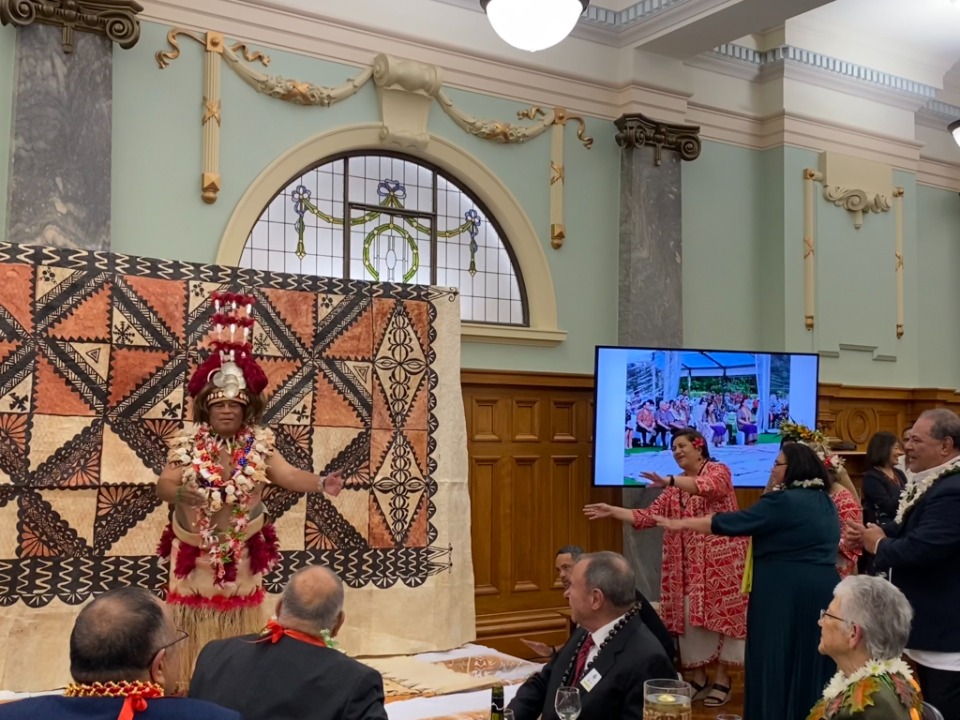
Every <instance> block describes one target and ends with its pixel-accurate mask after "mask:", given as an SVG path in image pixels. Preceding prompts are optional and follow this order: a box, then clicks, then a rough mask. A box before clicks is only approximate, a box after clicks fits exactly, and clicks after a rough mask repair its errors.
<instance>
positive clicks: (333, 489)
mask: <svg viewBox="0 0 960 720" xmlns="http://www.w3.org/2000/svg"><path fill="white" fill-rule="evenodd" d="M320 487H321V488H322V489H323V491H324V492H325V493H326V494H327V495H329V496H330V497H336V496H337V495H339V494H340V491H341V490H343V473H342V472H341V471H340V470H334V471H333V472H332V473H330V474H329V475H321V476H320Z"/></svg>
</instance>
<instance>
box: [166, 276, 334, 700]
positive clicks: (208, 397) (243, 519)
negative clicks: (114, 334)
mask: <svg viewBox="0 0 960 720" xmlns="http://www.w3.org/2000/svg"><path fill="white" fill-rule="evenodd" d="M212 299H213V302H214V306H215V313H214V315H213V318H212V321H213V324H214V326H215V329H216V334H217V337H218V340H216V341H215V342H214V343H213V352H211V353H210V355H209V356H208V357H207V359H206V360H205V361H204V362H203V363H202V364H201V365H200V366H199V367H198V368H197V370H196V372H194V374H193V377H192V378H191V379H190V382H189V384H188V386H187V390H188V392H189V393H190V395H191V396H192V397H193V420H194V423H195V425H194V427H192V428H187V429H185V430H184V431H183V432H182V433H181V434H180V435H178V436H177V437H175V438H174V439H173V441H172V443H171V446H170V453H169V456H168V462H167V466H166V467H165V468H164V470H163V472H162V473H161V475H160V478H159V480H158V481H157V496H158V497H159V498H160V499H161V500H162V501H164V502H167V503H170V504H171V505H173V514H172V518H171V522H170V524H169V525H168V526H167V528H166V529H165V530H164V533H163V536H162V537H161V539H160V546H159V548H158V552H159V554H160V555H161V557H164V558H166V559H167V561H168V562H169V565H170V576H169V583H168V585H167V596H166V599H167V603H169V604H170V606H171V607H172V609H173V613H174V618H175V621H176V625H177V627H179V628H181V629H183V630H185V631H186V632H187V633H188V634H189V638H188V639H187V640H186V641H185V642H184V647H183V652H182V658H183V659H184V662H183V663H182V668H181V669H182V671H183V677H182V679H181V684H185V683H186V681H189V678H190V675H191V674H192V673H193V664H194V662H195V660H196V657H197V654H198V653H199V652H200V649H201V648H202V647H203V646H204V645H205V644H206V643H208V642H210V641H212V640H219V639H222V638H227V637H233V636H236V635H243V634H246V633H252V632H257V631H259V630H260V629H261V628H262V627H263V623H264V621H265V620H266V618H265V617H264V613H263V609H262V605H263V601H264V598H265V596H266V592H265V590H264V588H263V575H264V574H265V573H267V572H269V571H270V570H271V569H273V567H274V566H275V565H276V563H277V562H278V560H279V559H280V553H279V544H278V542H277V535H276V531H275V530H274V527H273V524H272V523H271V522H270V519H269V518H268V517H267V512H266V507H265V506H264V504H263V492H264V489H265V488H266V486H267V485H269V484H274V485H277V486H279V487H282V488H284V489H286V490H292V491H294V492H303V493H307V492H325V493H327V494H328V495H337V494H339V492H340V491H341V490H342V489H343V477H342V476H341V475H340V473H339V472H334V473H330V474H327V475H317V474H315V473H312V472H308V471H306V470H301V469H299V468H296V467H294V466H292V465H291V464H290V463H289V462H287V461H286V460H285V459H284V458H283V457H282V456H281V455H280V454H279V453H278V452H276V449H275V446H274V436H273V432H272V431H271V430H269V429H268V428H266V427H263V426H262V425H261V420H262V415H263V410H264V407H265V401H264V398H263V394H262V393H263V391H264V390H265V389H266V386H267V378H266V376H265V375H264V373H263V371H262V370H261V369H260V366H259V365H258V364H257V362H256V360H255V359H254V358H253V355H252V348H251V346H250V343H249V342H247V339H248V335H249V330H250V328H251V326H252V324H253V321H252V317H251V315H250V309H251V306H252V303H253V298H252V297H250V296H246V295H239V294H234V293H214V294H213V296H212Z"/></svg>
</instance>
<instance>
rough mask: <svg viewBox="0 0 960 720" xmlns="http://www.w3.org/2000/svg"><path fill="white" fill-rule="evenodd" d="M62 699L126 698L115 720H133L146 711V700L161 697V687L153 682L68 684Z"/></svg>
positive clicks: (122, 681) (124, 681)
mask: <svg viewBox="0 0 960 720" xmlns="http://www.w3.org/2000/svg"><path fill="white" fill-rule="evenodd" d="M63 696H64V697H114V698H121V697H122V698H126V700H124V703H123V708H121V710H120V714H119V715H118V716H117V720H133V716H134V713H138V712H143V711H144V710H146V709H147V700H152V699H153V698H159V697H163V687H162V686H160V685H158V684H157V683H155V682H140V681H139V680H137V681H134V682H127V681H126V680H121V681H120V682H106V683H98V682H95V683H89V684H85V683H70V685H68V686H67V689H66V690H65V691H64V693H63Z"/></svg>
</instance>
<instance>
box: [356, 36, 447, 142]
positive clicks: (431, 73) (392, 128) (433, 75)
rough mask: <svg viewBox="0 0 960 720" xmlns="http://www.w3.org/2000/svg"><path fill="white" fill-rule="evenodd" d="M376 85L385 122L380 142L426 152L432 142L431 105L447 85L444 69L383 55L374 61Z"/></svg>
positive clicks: (374, 80)
mask: <svg viewBox="0 0 960 720" xmlns="http://www.w3.org/2000/svg"><path fill="white" fill-rule="evenodd" d="M373 82H374V83H375V84H376V86H377V97H378V99H379V100H380V116H381V119H382V121H383V128H382V129H381V130H380V138H381V139H382V140H383V141H384V142H387V143H391V144H393V145H399V146H400V147H411V148H415V149H417V150H423V148H425V147H426V146H427V143H429V142H430V134H429V133H428V132H427V120H428V118H429V115H430V105H431V104H432V103H433V98H434V97H436V95H437V93H438V92H440V88H441V87H442V85H443V73H442V71H441V70H440V68H438V67H437V66H436V65H424V64H423V63H418V62H414V61H412V60H399V59H397V58H395V57H391V56H390V55H384V54H383V53H381V54H379V55H377V57H376V58H374V61H373Z"/></svg>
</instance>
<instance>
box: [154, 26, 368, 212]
mask: <svg viewBox="0 0 960 720" xmlns="http://www.w3.org/2000/svg"><path fill="white" fill-rule="evenodd" d="M180 36H183V37H188V38H190V39H192V40H194V41H196V42H198V43H200V44H201V45H203V47H204V50H205V52H204V59H203V87H204V89H203V115H202V117H201V121H200V124H201V127H202V128H203V144H202V153H203V170H202V173H201V176H200V197H201V198H202V199H203V201H204V202H205V203H207V204H208V205H209V204H213V203H215V202H216V201H217V195H218V194H219V192H220V188H221V178H220V170H219V167H220V125H221V122H222V115H221V111H222V105H221V99H220V72H221V70H220V68H221V59H222V60H224V61H226V62H227V64H228V65H229V67H231V68H233V70H234V71H235V72H236V73H237V75H239V76H240V78H241V79H242V80H243V81H244V82H246V83H247V84H248V85H250V86H251V87H252V88H254V89H255V90H256V91H257V92H260V93H263V94H264V95H269V96H270V97H274V98H278V99H280V100H286V101H287V102H292V103H296V104H298V105H320V106H321V107H329V106H330V105H333V104H334V103H337V102H339V101H341V100H344V99H346V98H348V97H350V96H351V95H354V94H355V93H356V92H357V91H358V90H359V89H360V88H361V87H362V86H363V85H364V84H365V83H366V82H367V81H368V80H369V79H370V78H371V77H372V75H373V68H369V69H367V70H365V71H363V72H362V73H360V75H358V76H357V77H356V78H354V79H353V80H350V81H348V82H347V83H344V84H343V85H341V86H339V87H336V88H326V87H321V86H319V85H314V84H312V83H307V82H300V81H298V80H287V79H285V78H282V77H278V76H271V75H265V74H263V73H260V72H257V71H255V70H252V69H250V68H249V67H248V66H247V65H246V64H245V63H255V62H259V63H260V64H261V65H263V66H264V67H266V66H268V65H269V64H270V58H269V56H267V55H264V54H263V53H261V52H259V51H251V50H250V49H249V48H247V46H246V45H245V44H244V43H235V44H233V45H227V44H226V41H225V40H224V37H223V34H222V33H218V32H207V33H197V32H193V31H190V30H183V29H182V28H173V29H171V30H170V31H169V32H168V33H167V43H168V44H169V45H170V49H168V50H161V51H158V52H157V54H156V58H157V64H158V65H159V66H160V69H161V70H163V69H164V68H166V67H168V66H169V65H170V63H172V62H173V61H174V60H176V59H177V58H179V57H180V45H179V43H178V39H179V37H180Z"/></svg>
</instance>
